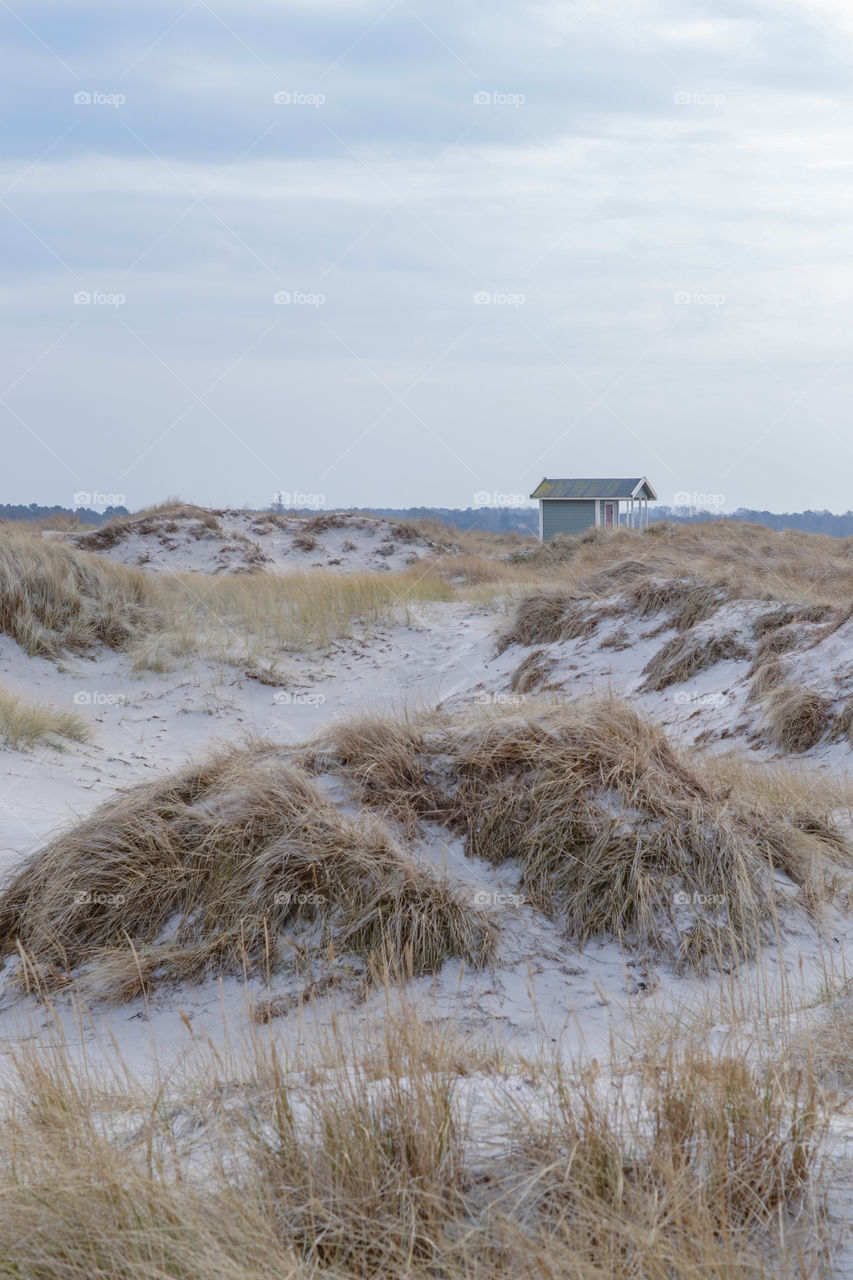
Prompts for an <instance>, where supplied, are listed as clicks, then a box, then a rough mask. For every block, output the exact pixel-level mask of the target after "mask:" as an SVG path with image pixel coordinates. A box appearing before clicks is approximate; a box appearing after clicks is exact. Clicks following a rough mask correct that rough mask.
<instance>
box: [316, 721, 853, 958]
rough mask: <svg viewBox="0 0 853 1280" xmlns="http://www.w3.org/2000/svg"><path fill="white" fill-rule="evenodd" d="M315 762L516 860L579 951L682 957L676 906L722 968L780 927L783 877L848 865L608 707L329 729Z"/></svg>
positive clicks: (481, 852)
mask: <svg viewBox="0 0 853 1280" xmlns="http://www.w3.org/2000/svg"><path fill="white" fill-rule="evenodd" d="M311 764H312V767H314V768H315V769H318V770H325V769H331V770H337V771H339V772H342V773H343V774H344V775H345V776H346V777H347V778H349V779H350V780H351V782H352V784H353V786H354V787H355V789H356V792H357V794H358V796H359V798H360V800H361V801H362V803H365V804H367V805H370V806H372V807H376V808H379V809H380V810H382V811H383V813H385V814H386V815H389V816H391V817H393V818H395V819H397V820H399V821H401V822H403V823H404V824H405V825H406V827H407V829H408V830H410V831H412V830H415V829H416V828H417V825H418V823H419V822H425V821H428V822H433V823H441V824H442V825H444V826H445V827H447V828H449V829H450V830H451V831H453V832H458V833H459V834H460V835H461V836H462V837H463V839H464V842H465V848H466V851H467V853H469V854H470V855H474V856H478V857H480V858H484V859H486V860H487V861H489V862H492V863H496V864H498V863H503V862H506V861H509V860H512V861H514V862H515V863H516V864H517V866H518V868H519V877H520V888H521V890H522V891H523V893H524V895H525V897H526V898H527V900H528V901H529V902H530V903H531V904H532V905H534V906H536V907H538V908H540V909H542V910H544V911H546V912H548V913H550V914H552V915H554V916H555V917H556V918H558V919H561V920H562V921H563V922H564V924H565V927H566V930H567V932H568V933H569V934H570V935H571V936H572V937H574V938H576V939H578V940H579V941H580V942H581V943H584V942H585V941H587V940H588V939H590V938H592V937H606V936H615V937H618V938H620V939H622V940H623V941H625V942H627V943H633V944H639V945H643V946H652V947H654V948H656V949H658V950H659V951H660V952H661V953H664V954H668V955H669V956H670V957H671V958H672V959H676V960H679V959H683V958H684V956H683V951H684V948H683V946H682V941H683V939H682V933H683V930H682V929H681V927H680V926H677V925H676V922H675V920H674V917H673V904H674V903H676V902H678V901H680V900H681V899H682V898H686V899H687V900H689V901H694V900H696V899H697V897H698V898H700V899H701V900H702V901H703V902H704V901H706V900H707V901H708V902H710V903H712V904H715V906H714V908H713V909H712V910H711V911H709V912H708V913H706V915H707V916H708V922H709V924H710V925H714V926H716V933H715V937H716V938H717V941H718V943H719V944H720V946H719V952H720V958H723V959H725V960H726V962H727V963H728V962H731V961H732V960H737V959H741V958H743V957H745V956H749V955H753V954H755V952H756V950H757V948H758V946H759V944H760V941H761V939H762V938H763V937H764V936H766V935H767V933H768V930H769V929H770V928H771V926H772V925H773V922H774V920H775V913H776V908H777V898H776V893H775V890H774V887H773V884H772V871H773V868H774V867H778V868H781V869H783V870H784V871H785V873H786V874H787V875H788V876H789V877H790V878H791V879H792V880H793V881H794V882H795V884H798V885H800V886H805V885H806V884H807V883H808V884H809V885H813V884H814V883H816V882H815V876H816V875H817V877H818V882H819V883H823V882H822V881H821V880H820V875H821V874H822V872H820V873H819V872H818V871H816V868H818V869H819V868H823V866H824V864H825V863H827V864H828V863H829V862H832V861H833V860H847V859H848V858H849V856H850V851H849V850H847V846H846V844H845V842H844V841H843V840H841V837H840V836H839V835H838V833H837V832H835V831H833V833H832V836H831V837H829V836H828V835H827V834H826V833H825V832H824V831H823V830H822V829H821V828H819V827H818V826H815V827H814V828H813V829H812V830H811V831H805V830H804V828H803V824H802V822H801V820H800V817H801V815H800V814H799V811H798V813H797V814H794V813H792V812H786V811H785V810H784V809H782V810H778V811H774V812H772V813H770V812H768V811H767V810H766V809H764V808H763V807H762V806H761V805H759V804H757V803H755V802H754V801H753V800H752V799H751V798H750V797H745V798H744V799H743V800H742V801H739V799H738V797H737V795H736V794H734V793H733V790H732V788H727V789H721V788H719V787H717V786H716V785H715V784H714V782H713V780H709V779H708V778H707V777H705V776H704V775H703V772H702V770H701V768H700V766H699V764H698V763H697V761H696V760H695V759H691V760H688V759H687V758H686V756H684V755H683V754H682V753H681V752H679V751H677V750H676V749H675V748H674V747H673V746H672V745H671V744H670V742H669V741H668V739H667V737H666V735H665V734H664V732H663V731H662V730H661V729H660V728H658V727H657V726H655V725H653V724H651V723H650V722H649V721H647V720H644V719H643V718H642V717H640V716H639V715H638V714H637V713H636V712H635V711H634V710H633V709H631V708H630V707H628V706H627V705H625V704H624V703H620V702H618V701H616V700H612V699H606V700H603V701H593V702H591V703H588V704H578V703H572V704H570V705H566V704H561V703H554V704H551V705H544V706H543V705H541V704H540V705H538V706H536V707H535V708H534V707H531V708H528V709H524V710H521V711H517V710H504V711H501V712H497V711H495V712H491V713H488V714H487V713H485V712H479V713H478V714H462V715H457V716H447V715H434V716H431V717H420V718H417V719H409V720H400V719H395V720H387V719H370V720H364V719H361V720H357V721H353V722H348V723H345V724H343V725H337V726H335V727H334V728H333V729H332V730H330V731H329V733H328V735H327V736H326V737H324V738H323V739H321V741H320V743H319V745H318V747H317V749H316V750H315V752H314V754H313V757H311ZM839 842H840V843H839ZM842 848H843V849H844V850H845V852H844V853H843V854H842V853H841V852H840V850H841V849H842ZM817 896H820V895H819V894H818V895H817ZM814 897H815V895H814V893H813V892H812V890H811V889H810V900H809V904H808V905H810V906H811V905H813V901H814ZM703 963H704V962H703Z"/></svg>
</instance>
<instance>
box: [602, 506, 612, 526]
mask: <svg viewBox="0 0 853 1280" xmlns="http://www.w3.org/2000/svg"><path fill="white" fill-rule="evenodd" d="M604 524H605V526H606V527H607V528H608V529H612V528H613V503H612V502H605V504H604Z"/></svg>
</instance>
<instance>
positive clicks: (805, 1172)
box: [0, 1014, 828, 1280]
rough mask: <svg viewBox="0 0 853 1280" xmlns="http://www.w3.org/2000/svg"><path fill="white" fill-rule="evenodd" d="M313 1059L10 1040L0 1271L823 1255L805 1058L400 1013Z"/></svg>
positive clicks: (287, 1269) (728, 1265)
mask: <svg viewBox="0 0 853 1280" xmlns="http://www.w3.org/2000/svg"><path fill="white" fill-rule="evenodd" d="M329 1056H330V1063H329V1065H328V1066H326V1067H318V1066H317V1065H316V1064H315V1063H314V1062H313V1061H312V1060H311V1059H310V1058H307V1059H306V1056H305V1054H304V1053H303V1054H301V1055H299V1056H297V1057H296V1058H295V1059H293V1058H290V1059H287V1060H285V1059H283V1058H282V1057H281V1056H280V1055H279V1054H278V1053H277V1052H276V1050H275V1048H274V1047H273V1045H272V1044H269V1045H264V1046H262V1045H260V1044H258V1045H256V1047H255V1054H254V1061H253V1062H252V1063H250V1065H249V1066H248V1068H247V1069H243V1070H242V1072H241V1074H240V1075H239V1076H238V1077H237V1078H235V1075H234V1067H233V1064H232V1063H231V1062H228V1063H222V1064H220V1063H219V1062H218V1061H217V1060H216V1059H212V1060H211V1061H210V1062H208V1063H207V1064H204V1063H202V1064H199V1065H198V1067H197V1072H198V1075H197V1078H196V1079H195V1080H194V1081H193V1082H192V1085H191V1086H190V1087H188V1088H185V1089H184V1090H179V1089H176V1088H175V1087H171V1086H170V1087H164V1084H163V1082H158V1083H157V1084H155V1085H153V1086H152V1085H150V1084H143V1083H140V1082H137V1081H136V1080H135V1079H134V1078H133V1075H132V1073H129V1072H127V1071H125V1072H123V1073H121V1074H118V1075H117V1077H116V1078H107V1079H105V1080H102V1079H100V1078H98V1076H96V1075H95V1074H94V1073H91V1072H90V1073H87V1072H86V1070H85V1068H81V1067H80V1066H79V1065H76V1066H75V1065H72V1061H71V1057H70V1055H69V1054H68V1053H67V1052H66V1051H64V1050H63V1049H62V1047H59V1048H56V1047H49V1046H46V1045H37V1044H33V1043H32V1042H31V1043H30V1044H28V1045H26V1046H24V1047H22V1048H21V1049H20V1050H18V1051H17V1052H16V1053H15V1055H14V1060H13V1064H12V1066H13V1069H12V1071H11V1073H10V1074H11V1079H10V1080H9V1081H8V1084H7V1087H6V1089H5V1091H4V1114H3V1123H2V1125H0V1197H2V1203H3V1213H2V1215H0V1275H8V1276H9V1277H12V1276H14V1277H28V1278H29V1277H32V1278H33V1280H35V1278H36V1277H38V1280H92V1277H94V1276H103V1277H107V1276H108V1277H110V1280H113V1278H115V1280H151V1277H153V1276H156V1277H158V1280H196V1278H197V1277H199V1276H204V1277H211V1278H212V1280H273V1277H275V1278H276V1280H281V1277H287V1278H292V1280H366V1278H367V1277H376V1278H378V1280H401V1278H402V1277H407V1278H408V1280H428V1278H429V1280H435V1277H437V1276H440V1277H442V1280H498V1277H501V1278H503V1277H513V1278H515V1277H518V1280H521V1278H522V1277H524V1278H525V1280H526V1277H528V1276H536V1277H542V1280H546V1278H548V1280H551V1278H554V1280H555V1278H556V1277H563V1276H566V1277H572V1278H573V1280H695V1277H697V1276H702V1277H707V1278H709V1280H732V1278H733V1277H737V1278H738V1280H760V1278H761V1277H765V1276H767V1275H769V1274H772V1275H774V1276H778V1277H780V1280H788V1278H789V1277H790V1280H793V1277H795V1276H796V1277H798V1280H811V1277H815V1280H816V1277H817V1276H818V1275H819V1274H821V1272H820V1267H821V1263H822V1262H825V1260H826V1259H825V1257H822V1255H821V1252H820V1245H821V1234H822V1233H821V1223H820V1218H819V1215H818V1213H817V1211H816V1209H815V1208H814V1201H815V1199H816V1197H817V1194H818V1193H819V1187H820V1184H819V1178H820V1154H821V1144H822V1142H823V1139H824V1136H825V1134H826V1130H827V1115H828V1104H827V1101H826V1099H825V1098H824V1097H823V1096H822V1094H821V1092H820V1090H819V1089H818V1087H817V1086H816V1084H815V1079H814V1075H813V1073H811V1072H810V1071H809V1069H808V1066H807V1065H805V1066H804V1067H803V1068H802V1069H801V1070H800V1071H799V1072H795V1071H792V1070H791V1069H785V1068H782V1067H780V1065H779V1064H778V1063H777V1062H774V1061H773V1059H772V1058H770V1059H768V1060H767V1061H762V1060H760V1059H754V1060H745V1059H744V1055H743V1051H742V1049H740V1051H737V1052H735V1051H733V1050H730V1049H728V1047H727V1046H726V1045H723V1046H722V1048H721V1049H720V1050H719V1051H718V1052H717V1053H712V1052H711V1051H710V1050H709V1049H708V1048H706V1047H703V1046H702V1045H701V1044H698V1043H695V1042H693V1041H690V1042H688V1043H686V1044H685V1043H676V1042H675V1041H673V1040H672V1039H670V1040H668V1041H667V1042H666V1043H665V1044H662V1045H661V1044H654V1043H648V1044H642V1043H641V1044H640V1045H638V1046H637V1051H636V1054H635V1058H634V1064H633V1065H632V1066H631V1068H630V1069H629V1070H627V1071H626V1065H625V1064H624V1063H619V1062H618V1061H615V1060H614V1061H611V1062H605V1063H604V1064H597V1063H596V1064H592V1065H589V1066H586V1067H581V1066H578V1067H573V1066H571V1065H570V1064H567V1063H566V1062H565V1061H563V1060H561V1059H560V1057H559V1056H558V1055H556V1054H553V1055H550V1056H549V1057H547V1058H545V1059H543V1060H542V1061H540V1062H539V1063H538V1064H537V1065H536V1066H535V1068H532V1067H531V1065H530V1064H526V1065H524V1066H522V1065H521V1064H516V1063H515V1062H514V1061H513V1060H512V1059H507V1057H506V1055H505V1054H504V1055H500V1057H498V1058H497V1059H494V1058H489V1057H488V1056H484V1055H483V1054H482V1053H479V1052H477V1051H476V1050H475V1049H474V1048H473V1047H472V1046H470V1045H465V1044H461V1043H456V1042H455V1041H454V1040H453V1039H452V1038H450V1037H447V1036H441V1035H440V1034H439V1033H437V1032H436V1030H435V1028H434V1026H427V1025H425V1024H424V1023H422V1022H420V1021H418V1020H417V1019H416V1018H415V1017H414V1016H413V1015H412V1014H408V1015H407V1016H406V1017H405V1018H391V1017H389V1018H388V1020H387V1022H386V1024H385V1026H384V1028H382V1029H380V1030H379V1032H378V1034H376V1035H375V1036H374V1038H373V1044H372V1046H371V1048H370V1050H369V1051H367V1052H366V1051H365V1049H364V1048H363V1047H362V1048H361V1049H357V1048H355V1047H354V1046H352V1045H351V1044H349V1043H346V1042H344V1041H343V1040H341V1039H338V1040H336V1041H334V1042H333V1043H332V1044H330V1045H329ZM306 1076H308V1077H309V1078H310V1080H311V1085H310V1088H307V1089H306V1088H305V1086H304V1085H302V1086H300V1083H299V1082H300V1079H304V1078H305V1077H306ZM472 1098H477V1099H479V1102H480V1107H479V1110H480V1112H481V1113H483V1112H484V1113H485V1117H486V1120H487V1124H486V1125H485V1126H484V1124H483V1123H482V1121H481V1122H479V1123H478V1121H477V1118H476V1110H475V1111H472V1108H471V1105H470V1103H471V1099H472ZM188 1122H189V1124H188ZM188 1127H191V1129H192V1131H193V1132H195V1134H196V1135H197V1136H198V1139H199V1141H196V1142H195V1143H194V1144H192V1145H190V1146H187V1144H186V1142H185V1141H182V1140H181V1139H180V1138H179V1137H178V1136H177V1135H178V1133H179V1132H180V1131H181V1129H183V1131H184V1132H186V1130H187V1128H188Z"/></svg>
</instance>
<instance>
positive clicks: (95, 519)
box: [0, 502, 853, 538]
mask: <svg viewBox="0 0 853 1280" xmlns="http://www.w3.org/2000/svg"><path fill="white" fill-rule="evenodd" d="M339 509H340V510H344V508H339ZM346 510H350V511H355V512H357V513H363V514H365V515H366V514H368V513H369V514H371V515H376V516H388V517H390V518H391V519H395V520H440V521H441V523H442V524H447V525H452V526H453V527H454V528H456V529H482V530H484V531H485V532H487V533H510V532H512V531H513V530H515V531H517V532H518V533H533V534H535V533H537V532H538V530H539V512H538V509H537V508H536V507H465V508H461V507H349V508H346ZM129 514H130V512H129V511H128V509H127V507H107V508H106V509H105V510H104V511H92V510H91V509H90V508H89V507H78V508H77V509H76V510H73V509H72V508H71V507H43V506H40V505H39V504H38V503H37V502H31V503H29V504H28V505H24V504H23V503H21V504H13V503H0V520H42V521H45V520H49V519H50V518H51V517H52V516H56V517H64V518H66V519H74V520H77V521H79V522H80V524H90V525H101V524H104V522H105V521H107V520H110V519H112V517H113V516H126V515H129ZM302 514H305V515H310V514H316V509H315V508H311V509H310V510H309V509H308V508H306V509H305V511H304V512H302ZM649 520H650V521H656V520H670V521H672V522H673V523H675V524H701V523H703V522H704V521H707V520H741V521H745V522H747V523H750V524H763V525H766V526H767V527H768V528H769V529H776V530H781V529H800V530H802V532H804V533H826V534H829V535H830V536H831V537H834V538H849V537H853V511H845V512H844V514H843V515H835V514H834V513H833V512H832V511H793V512H785V513H784V514H777V513H776V512H774V511H756V510H753V509H752V508H751V507H739V508H738V510H737V511H734V512H732V513H731V514H726V515H723V514H721V513H720V512H716V511H700V510H696V509H694V508H692V507H691V508H685V507H666V506H651V507H649Z"/></svg>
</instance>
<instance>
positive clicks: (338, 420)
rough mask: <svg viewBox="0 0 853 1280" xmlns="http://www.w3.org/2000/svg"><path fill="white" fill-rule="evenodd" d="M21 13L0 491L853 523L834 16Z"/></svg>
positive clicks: (851, 33)
mask: <svg viewBox="0 0 853 1280" xmlns="http://www.w3.org/2000/svg"><path fill="white" fill-rule="evenodd" d="M0 26H2V47H3V49H4V58H5V66H4V68H3V77H2V90H0V92H2V94H3V96H4V115H5V119H6V122H7V127H6V129H5V130H4V135H3V141H2V143H0V147H2V151H0V219H2V229H3V235H2V242H1V243H2V254H3V267H4V270H3V276H2V313H1V314H2V326H3V332H2V362H3V368H2V374H1V375H0V390H2V397H0V401H2V412H3V428H4V438H5V441H6V446H7V448H6V457H5V465H4V466H3V469H2V478H3V479H2V487H1V488H0V501H6V502H18V501H27V502H29V501H38V502H46V503H61V504H63V505H70V504H72V503H73V502H74V499H75V496H76V495H79V494H87V493H88V494H92V495H99V496H101V497H106V495H117V496H120V498H122V499H123V500H124V501H125V502H126V504H127V505H128V506H131V507H139V506H142V505H144V504H147V503H149V502H152V501H157V500H160V499H163V498H165V497H167V496H171V495H180V496H182V497H186V498H189V499H192V500H195V501H197V502H202V503H206V504H212V505H222V504H250V505H264V504H266V503H268V502H269V501H270V500H271V498H272V495H273V493H274V492H276V491H278V490H283V491H285V493H288V494H292V495H294V496H296V495H298V496H310V495H315V501H317V502H320V503H321V504H325V505H353V506H369V505H376V506H379V505H381V506H403V505H447V506H469V505H472V504H473V503H474V502H475V501H482V500H483V495H487V496H489V497H491V498H493V499H494V500H495V501H498V502H499V501H501V500H502V497H503V496H506V495H513V494H527V493H529V492H530V490H531V488H533V487H534V486H535V484H537V483H538V481H539V480H540V478H541V477H542V476H543V475H551V476H554V475H556V476H566V475H568V476H571V475H581V476H583V475H600V474H604V475H612V474H635V473H636V474H643V473H645V474H647V475H648V476H649V478H650V479H651V481H652V483H653V484H654V485H655V486H656V488H657V490H658V492H659V494H660V497H661V499H662V500H663V501H669V502H671V501H673V498H674V495H675V494H691V495H698V496H699V497H701V496H702V495H708V496H710V498H711V499H712V500H716V501H719V502H720V503H721V505H724V507H725V508H727V509H733V508H735V507H738V506H741V505H743V506H756V507H769V508H772V509H775V510H785V509H787V510H796V509H802V508H804V507H817V508H824V507H828V508H830V509H831V510H838V511H843V510H846V509H848V508H850V507H853V485H851V483H850V482H851V478H853V395H852V394H851V392H853V371H851V352H850V335H849V329H850V316H851V293H853V262H851V247H852V246H853V237H851V230H852V229H853V228H851V222H853V199H851V196H853V148H851V143H850V139H851V137H853V109H851V67H853V59H851V54H853V11H851V10H850V8H849V4H847V3H845V2H842V0H802V2H800V0H742V2H739V3H738V2H735V0H707V2H705V0H695V2H694V0H590V2H589V3H583V2H580V0H578V2H575V0H566V2H565V3H564V2H563V0H541V2H540V3H524V0H305V2H304V3H302V2H300V0H212V2H211V3H208V0H194V2H186V3H184V2H183V0H179V2H178V3H166V2H165V0H145V4H144V5H143V4H136V5H123V4H122V5H119V4H116V3H115V0H91V2H90V3H87V2H86V0H54V2H53V3H41V2H40V0H29V2H28V3H26V4H25V3H24V2H23V0H10V3H6V2H5V0H0ZM101 505H103V503H101Z"/></svg>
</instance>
